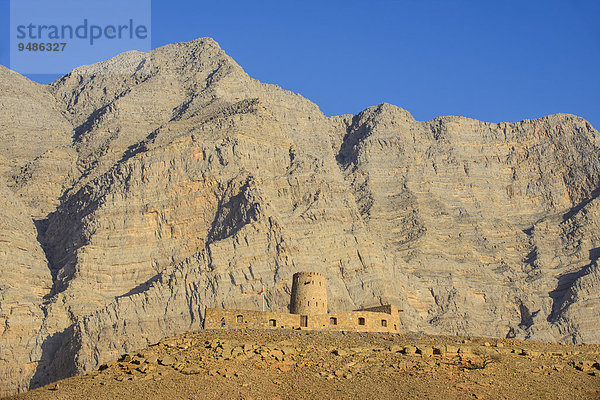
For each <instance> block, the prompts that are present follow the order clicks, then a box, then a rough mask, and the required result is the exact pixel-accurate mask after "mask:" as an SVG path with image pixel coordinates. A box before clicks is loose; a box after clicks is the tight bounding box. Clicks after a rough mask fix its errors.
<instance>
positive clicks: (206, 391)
mask: <svg viewBox="0 0 600 400" xmlns="http://www.w3.org/2000/svg"><path fill="white" fill-rule="evenodd" d="M599 396H600V346H599V345H564V344H557V343H541V342H534V341H521V340H517V339H483V338H462V337H459V336H452V337H448V336H429V335H415V334H408V335H402V334H394V335H390V334H385V333H384V334H377V333H356V332H309V331H292V330H270V331H258V330H255V331H249V330H242V331H239V330H238V331H223V330H204V331H200V332H187V333H185V334H182V335H178V336H175V337H170V338H165V339H163V340H161V341H160V342H159V343H155V344H152V345H151V346H149V347H146V348H144V349H139V350H136V351H134V352H130V353H127V354H123V355H122V356H121V357H119V359H114V360H110V361H108V362H106V363H105V364H102V365H100V367H99V368H98V370H96V371H92V372H90V373H89V374H87V375H83V376H76V377H72V378H68V379H65V380H61V381H59V382H56V383H51V384H49V385H47V386H44V387H41V388H38V389H36V390H32V391H29V392H27V393H22V394H20V395H18V396H15V397H11V398H10V400H46V399H47V400H64V399H69V400H88V399H98V400H117V399H132V400H137V399H140V400H148V399H160V400H162V399H185V400H189V399H196V400H200V399H210V400H213V399H335V400H337V399H340V398H342V399H382V400H389V399H398V400H401V399H402V400H408V399H411V400H414V399H447V400H464V399H532V400H538V399H556V400H559V399H561V400H562V399H564V400H576V399H581V400H597V399H598V398H599ZM7 400H8V399H7Z"/></svg>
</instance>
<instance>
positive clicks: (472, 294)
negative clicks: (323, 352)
mask: <svg viewBox="0 0 600 400" xmlns="http://www.w3.org/2000/svg"><path fill="white" fill-rule="evenodd" d="M599 149H600V138H599V136H598V132H597V131H596V130H595V129H594V128H593V127H592V126H591V125H590V124H589V123H587V122H586V121H585V120H583V119H581V118H579V117H576V116H572V115H563V114H561V115H553V116H548V117H545V118H541V119H538V120H525V121H521V122H518V123H500V124H491V123H484V122H479V121H475V120H471V119H467V118H462V117H440V118H436V119H434V120H431V121H427V122H420V121H416V120H414V119H413V118H412V116H411V115H410V114H409V113H408V112H407V111H405V110H402V109H401V108H398V107H395V106H392V105H388V104H382V105H379V106H376V107H371V108H368V109H367V110H365V111H363V112H362V113H360V114H358V115H356V116H352V115H344V116H339V117H330V118H327V117H325V116H324V115H323V114H322V113H321V112H320V110H319V108H318V107H317V106H316V105H315V104H313V103H311V102H310V101H308V100H306V99H304V98H303V97H301V96H300V95H297V94H294V93H291V92H288V91H285V90H282V89H281V88H279V87H277V86H274V85H267V84H263V83H260V82H258V81H256V80H254V79H252V78H250V77H249V76H248V75H247V74H246V73H245V72H244V71H243V70H242V68H241V67H240V66H239V65H237V64H236V63H235V61H234V60H232V59H231V58H230V57H229V56H227V55H226V54H225V53H224V52H223V50H221V49H220V48H219V46H218V45H217V43H216V42H214V41H213V40H212V39H209V38H203V39H198V40H195V41H192V42H188V43H179V44H173V45H168V46H165V47H162V48H159V49H156V50H154V51H152V52H150V53H139V52H128V53H124V54H121V55H119V56H117V57H115V58H113V59H111V60H108V61H105V62H102V63H98V64H94V65H90V66H83V67H80V68H77V69H75V70H74V71H72V72H71V73H69V74H68V75H66V76H64V77H63V78H61V79H59V80H58V81H56V82H54V83H52V84H50V85H46V86H44V85H39V84H36V83H34V82H31V81H29V80H27V79H26V78H24V77H22V76H20V75H18V74H16V73H15V72H12V71H10V70H7V69H5V68H3V67H0V177H1V179H2V182H0V202H2V205H3V207H2V210H3V211H2V212H1V215H0V224H2V227H3V229H2V230H1V231H0V237H2V240H1V241H0V249H1V251H0V269H1V273H0V348H1V351H0V379H2V380H3V381H4V382H9V384H8V385H3V386H2V389H0V395H3V394H10V393H13V392H15V391H17V390H19V391H21V390H25V389H28V388H34V387H37V386H40V385H43V384H45V383H48V382H50V381H53V380H56V379H59V378H63V377H66V376H70V375H73V374H78V373H83V372H87V371H90V370H92V369H94V368H96V367H97V366H98V365H99V364H101V363H103V362H106V361H107V360H110V359H114V358H115V357H117V356H119V355H120V354H122V353H125V352H127V351H131V350H132V349H136V348H141V347H144V346H146V345H147V344H149V343H155V342H157V341H159V340H160V339H161V338H163V337H166V336H170V335H173V334H177V333H180V332H184V331H187V330H190V329H199V328H201V327H202V318H203V313H204V309H205V307H236V308H259V307H260V304H261V298H260V297H259V296H257V293H258V291H259V289H260V288H261V285H263V284H264V286H265V293H266V301H267V305H268V307H269V309H271V310H275V311H284V310H286V309H287V305H288V301H289V292H290V284H291V276H292V274H293V273H294V272H296V271H298V270H313V271H317V272H321V273H323V274H325V275H326V276H327V279H328V291H329V292H328V295H329V299H330V308H331V309H332V310H338V311H344V310H350V309H353V308H357V307H362V306H373V305H378V304H381V303H393V304H396V305H397V306H399V308H401V309H403V310H404V311H403V324H404V326H403V329H404V330H406V331H423V332H427V333H432V334H439V333H443V334H464V335H480V336H492V337H509V338H518V339H537V340H544V341H562V342H569V343H581V342H594V343H599V342H600V331H598V330H597V329H595V326H596V325H597V324H598V323H599V322H600V294H599V293H600V292H599V290H598V289H599V288H600V269H599V268H600V267H599V266H598V264H597V259H598V257H599V256H600V250H599V249H600V236H599V234H598V232H599V230H598V225H599V224H600V205H599V204H600V203H599V202H600V200H599V199H598V194H599V193H600V191H599V188H600V159H599V155H600V153H599Z"/></svg>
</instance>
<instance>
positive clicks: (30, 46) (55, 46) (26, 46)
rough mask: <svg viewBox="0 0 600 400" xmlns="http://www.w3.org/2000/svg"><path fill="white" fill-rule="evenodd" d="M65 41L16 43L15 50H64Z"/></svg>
mask: <svg viewBox="0 0 600 400" xmlns="http://www.w3.org/2000/svg"><path fill="white" fill-rule="evenodd" d="M66 47H67V43H65V42H62V43H36V42H33V43H32V42H27V43H18V44H17V50H19V51H65V48H66Z"/></svg>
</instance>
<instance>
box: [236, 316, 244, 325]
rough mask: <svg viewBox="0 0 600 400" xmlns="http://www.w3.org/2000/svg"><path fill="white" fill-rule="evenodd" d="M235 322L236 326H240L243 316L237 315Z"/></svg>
mask: <svg viewBox="0 0 600 400" xmlns="http://www.w3.org/2000/svg"><path fill="white" fill-rule="evenodd" d="M236 321H237V322H238V324H241V323H243V322H244V316H243V315H238V316H237V317H236Z"/></svg>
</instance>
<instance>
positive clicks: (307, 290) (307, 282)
mask: <svg viewBox="0 0 600 400" xmlns="http://www.w3.org/2000/svg"><path fill="white" fill-rule="evenodd" d="M290 312H291V313H292V314H303V315H319V314H327V287H326V286H325V276H323V275H321V274H319V273H318V272H296V273H295V274H294V277H293V278H292V297H291V299H290Z"/></svg>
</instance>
